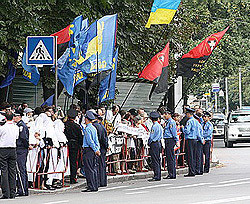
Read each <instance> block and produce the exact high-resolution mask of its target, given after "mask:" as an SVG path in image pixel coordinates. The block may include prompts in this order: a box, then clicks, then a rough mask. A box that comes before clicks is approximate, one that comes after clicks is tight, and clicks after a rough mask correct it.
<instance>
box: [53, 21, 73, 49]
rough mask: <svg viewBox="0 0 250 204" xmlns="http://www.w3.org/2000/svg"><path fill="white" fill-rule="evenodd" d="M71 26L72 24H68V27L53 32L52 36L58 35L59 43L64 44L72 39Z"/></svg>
mask: <svg viewBox="0 0 250 204" xmlns="http://www.w3.org/2000/svg"><path fill="white" fill-rule="evenodd" d="M69 27H70V25H68V26H67V27H66V28H64V29H62V30H60V31H58V32H56V33H54V34H51V35H50V36H58V38H57V44H63V43H66V42H69V40H70V35H69Z"/></svg>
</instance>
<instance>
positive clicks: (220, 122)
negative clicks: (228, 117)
mask: <svg viewBox="0 0 250 204" xmlns="http://www.w3.org/2000/svg"><path fill="white" fill-rule="evenodd" d="M211 122H212V123H213V125H224V119H221V118H220V119H219V118H213V119H212V120H211Z"/></svg>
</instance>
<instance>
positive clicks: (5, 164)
mask: <svg viewBox="0 0 250 204" xmlns="http://www.w3.org/2000/svg"><path fill="white" fill-rule="evenodd" d="M5 116H6V119H7V122H6V123H5V124H4V125H3V126H1V127H0V169H1V174H2V180H1V186H2V194H3V195H2V197H1V199H9V198H15V193H16V140H17V139H18V137H19V128H18V127H17V125H15V124H14V123H13V121H12V119H13V113H12V112H7V113H6V115H5Z"/></svg>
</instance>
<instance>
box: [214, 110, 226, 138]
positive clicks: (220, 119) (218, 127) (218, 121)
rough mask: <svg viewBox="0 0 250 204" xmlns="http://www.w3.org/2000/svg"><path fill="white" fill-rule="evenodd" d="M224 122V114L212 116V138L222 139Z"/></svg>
mask: <svg viewBox="0 0 250 204" xmlns="http://www.w3.org/2000/svg"><path fill="white" fill-rule="evenodd" d="M225 121H226V116H225V115H224V114H222V113H214V114H213V117H212V119H211V122H212V123H213V126H214V130H213V136H214V138H220V137H224V129H225Z"/></svg>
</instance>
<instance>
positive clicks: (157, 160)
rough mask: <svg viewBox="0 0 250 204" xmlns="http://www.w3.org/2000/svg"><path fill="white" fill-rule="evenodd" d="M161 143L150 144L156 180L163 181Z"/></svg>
mask: <svg viewBox="0 0 250 204" xmlns="http://www.w3.org/2000/svg"><path fill="white" fill-rule="evenodd" d="M160 153H161V143H160V142H152V143H151V144H150V156H151V161H152V169H153V171H154V177H153V178H154V179H156V180H161V157H160Z"/></svg>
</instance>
